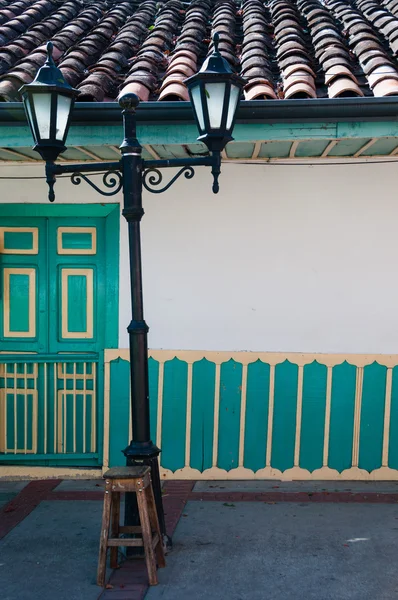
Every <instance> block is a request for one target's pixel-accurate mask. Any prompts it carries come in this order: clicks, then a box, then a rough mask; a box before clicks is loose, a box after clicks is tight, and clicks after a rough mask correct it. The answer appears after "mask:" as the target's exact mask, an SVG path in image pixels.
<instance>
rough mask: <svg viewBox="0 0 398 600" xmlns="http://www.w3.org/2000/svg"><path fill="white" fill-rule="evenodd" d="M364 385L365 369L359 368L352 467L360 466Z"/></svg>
mask: <svg viewBox="0 0 398 600" xmlns="http://www.w3.org/2000/svg"><path fill="white" fill-rule="evenodd" d="M362 385H363V368H362V367H358V368H357V381H356V388H355V408H354V431H353V444H352V466H353V467H357V466H358V459H359V434H360V431H359V430H360V424H361V404H362Z"/></svg>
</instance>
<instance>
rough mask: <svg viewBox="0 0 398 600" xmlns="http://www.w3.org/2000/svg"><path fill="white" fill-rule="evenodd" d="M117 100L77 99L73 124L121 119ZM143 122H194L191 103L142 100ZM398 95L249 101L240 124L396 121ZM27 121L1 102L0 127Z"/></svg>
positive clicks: (14, 106)
mask: <svg viewBox="0 0 398 600" xmlns="http://www.w3.org/2000/svg"><path fill="white" fill-rule="evenodd" d="M120 112H121V111H120V107H119V105H118V103H117V102H78V103H77V104H76V105H75V109H74V111H73V116H72V125H83V124H84V125H88V124H92V125H94V124H101V125H104V124H108V125H116V124H119V123H120V122H121V115H120ZM137 118H138V121H139V122H140V123H142V124H155V123H159V124H160V123H171V122H172V123H194V116H193V112H192V106H191V103H190V102H142V103H141V104H140V106H139V108H138V110H137ZM397 118H398V97H393V96H392V97H384V98H373V97H368V98H336V99H332V100H331V99H327V98H322V99H315V98H314V99H311V100H307V99H296V100H246V101H244V102H241V104H240V107H239V109H238V116H237V121H238V122H239V123H256V122H258V123H264V122H267V123H270V122H279V123H280V122H285V123H286V122H293V121H300V122H315V121H323V122H325V121H329V122H330V121H336V122H337V121H366V120H396V119H397ZM17 123H21V124H25V123H26V118H25V113H24V109H23V105H22V103H21V102H5V103H2V104H0V126H2V125H10V124H13V125H15V124H17Z"/></svg>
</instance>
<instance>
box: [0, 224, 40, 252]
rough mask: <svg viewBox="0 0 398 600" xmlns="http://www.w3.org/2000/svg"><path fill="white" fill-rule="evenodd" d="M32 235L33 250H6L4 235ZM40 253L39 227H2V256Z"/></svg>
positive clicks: (0, 249)
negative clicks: (15, 233) (14, 233)
mask: <svg viewBox="0 0 398 600" xmlns="http://www.w3.org/2000/svg"><path fill="white" fill-rule="evenodd" d="M8 232H10V233H13V232H18V233H31V234H32V248H30V249H28V250H27V249H23V248H17V249H13V248H5V247H4V234H5V233H8ZM38 253H39V230H38V228H37V227H0V254H38Z"/></svg>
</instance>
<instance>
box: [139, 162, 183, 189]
mask: <svg viewBox="0 0 398 600" xmlns="http://www.w3.org/2000/svg"><path fill="white" fill-rule="evenodd" d="M183 173H184V176H185V178H186V179H192V177H193V176H194V175H195V171H194V169H193V168H192V167H182V169H180V170H179V171H178V173H177V174H176V175H174V177H173V178H172V179H171V180H170V181H169V183H168V184H167V185H165V186H164V187H162V188H160V189H159V190H157V189H154V188H155V187H156V186H158V185H160V184H161V183H162V181H163V175H162V173H161V172H160V171H159V169H155V168H150V169H146V170H145V171H144V173H143V175H142V184H143V186H144V188H145V189H146V190H148V192H151V193H152V194H161V193H162V192H165V191H166V190H168V189H169V187H171V186H172V185H173V183H174V182H175V181H177V179H178V178H179V177H180V176H181V175H182V174H183Z"/></svg>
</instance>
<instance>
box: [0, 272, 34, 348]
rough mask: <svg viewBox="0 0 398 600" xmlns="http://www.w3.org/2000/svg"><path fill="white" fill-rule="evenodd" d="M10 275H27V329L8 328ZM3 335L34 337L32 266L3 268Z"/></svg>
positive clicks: (9, 336) (8, 336)
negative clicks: (14, 329) (15, 329)
mask: <svg viewBox="0 0 398 600" xmlns="http://www.w3.org/2000/svg"><path fill="white" fill-rule="evenodd" d="M11 275H28V277H29V330H28V331H11V330H10V309H11V302H10V300H11V299H10V277H11ZM3 319H4V321H3V323H4V337H7V338H28V337H31V338H34V337H36V269H35V268H33V267H29V268H25V269H21V268H19V267H7V268H5V269H4V316H3Z"/></svg>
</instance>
